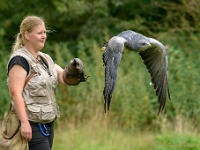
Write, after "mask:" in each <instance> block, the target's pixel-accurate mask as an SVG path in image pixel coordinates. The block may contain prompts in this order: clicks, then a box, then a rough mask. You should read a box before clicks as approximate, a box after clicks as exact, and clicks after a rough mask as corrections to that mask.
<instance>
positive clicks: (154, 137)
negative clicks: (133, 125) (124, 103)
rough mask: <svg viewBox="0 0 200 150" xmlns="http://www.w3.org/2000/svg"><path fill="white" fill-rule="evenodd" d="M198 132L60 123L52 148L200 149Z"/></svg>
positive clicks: (118, 149)
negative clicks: (140, 129)
mask: <svg viewBox="0 0 200 150" xmlns="http://www.w3.org/2000/svg"><path fill="white" fill-rule="evenodd" d="M199 137H200V136H199V135H197V134H195V133H191V132H189V133H187V132H184V133H176V132H172V131H169V132H165V133H159V134H158V133H157V134H156V133H153V132H137V131H136V132H133V131H131V132H126V131H123V130H122V129H120V128H119V127H116V126H115V125H113V126H112V125H109V126H108V125H106V124H105V122H98V121H89V122H87V123H84V124H80V125H77V126H74V125H64V124H63V125H62V127H61V126H60V124H59V125H58V126H57V129H56V132H55V139H54V145H53V150H63V149H65V150H147V149H148V150H199V149H200V141H199Z"/></svg>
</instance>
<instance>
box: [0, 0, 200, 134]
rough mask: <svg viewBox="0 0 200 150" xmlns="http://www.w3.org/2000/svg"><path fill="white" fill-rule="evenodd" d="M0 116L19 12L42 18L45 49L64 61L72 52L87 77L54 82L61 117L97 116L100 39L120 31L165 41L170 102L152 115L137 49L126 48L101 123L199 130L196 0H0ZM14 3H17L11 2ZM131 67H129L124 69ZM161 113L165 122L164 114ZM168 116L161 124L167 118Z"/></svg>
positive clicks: (101, 71) (199, 56) (152, 105)
mask: <svg viewBox="0 0 200 150" xmlns="http://www.w3.org/2000/svg"><path fill="white" fill-rule="evenodd" d="M0 3H1V5H0V18H1V22H0V26H1V29H0V49H1V50H0V60H1V62H0V71H1V75H0V79H1V81H2V82H1V83H0V88H1V90H0V96H1V101H0V106H1V109H0V116H1V117H2V116H3V113H4V112H5V110H6V109H7V108H8V106H9V94H8V89H7V85H6V84H7V83H6V78H7V74H6V64H7V60H8V58H9V55H10V53H11V47H12V43H13V42H14V38H15V37H14V36H15V35H16V34H17V32H18V31H19V25H20V22H21V20H22V19H23V18H24V17H25V16H26V15H32V14H34V15H38V16H42V17H44V18H45V20H46V22H47V28H48V29H49V30H52V33H49V35H48V40H47V43H46V46H45V48H44V50H43V51H44V52H46V53H48V54H49V55H51V56H52V58H53V59H54V60H55V62H56V63H58V64H59V65H60V66H62V67H63V68H64V67H65V66H66V65H67V64H68V63H69V61H70V60H71V59H72V58H74V57H79V58H81V59H82V60H83V62H84V64H85V73H86V74H87V75H89V76H90V77H89V82H86V83H81V84H79V85H78V86H76V87H73V86H65V85H59V86H58V90H57V99H58V103H59V105H60V109H61V113H62V114H61V117H62V119H66V120H68V121H70V122H73V123H74V124H79V123H81V122H83V121H84V120H90V119H93V118H99V119H100V120H101V119H102V118H104V117H105V116H106V115H107V114H104V110H103V103H104V102H103V93H102V92H103V88H104V66H103V62H102V53H103V51H101V44H102V43H104V42H106V41H107V40H108V39H109V38H110V37H112V36H114V35H116V34H118V33H120V32H121V31H123V30H127V29H130V30H134V31H137V32H141V33H143V34H145V35H147V36H150V37H152V38H155V39H158V40H159V41H161V42H162V43H164V45H166V46H167V47H169V48H168V50H167V54H168V58H169V86H170V92H171V99H172V101H171V102H170V101H169V100H167V103H166V107H165V110H164V113H163V114H161V115H159V116H157V110H158V103H157V98H156V96H155V91H154V90H153V87H152V86H150V85H149V82H150V80H151V79H150V75H149V74H148V72H147V70H146V68H145V66H144V64H143V62H142V60H141V59H140V58H139V56H138V54H137V53H131V52H129V51H125V52H124V55H123V58H122V62H121V64H120V66H119V70H118V81H117V86H116V88H115V91H114V94H113V99H112V102H111V109H110V111H109V113H108V116H109V118H110V120H109V122H108V124H117V126H119V127H121V128H123V129H124V130H127V131H130V130H135V129H140V130H144V129H145V130H154V131H162V130H165V129H168V128H171V127H172V128H175V127H174V126H178V125H179V122H178V119H177V118H179V119H180V120H181V122H182V123H181V124H182V125H185V123H184V121H185V120H187V122H188V124H187V125H188V126H189V127H190V128H192V129H193V128H195V129H196V130H197V131H199V130H200V128H199V126H198V124H199V123H200V119H199V117H198V116H199V112H200V94H199V91H200V78H199V71H200V68H199V64H200V53H199V48H200V44H199V36H200V35H199V32H198V31H199V20H200V18H199V17H200V9H198V6H199V0H191V1H188V0H173V1H172V0H168V1H165V0H141V1H136V0H134V1H133V0H124V1H121V0H101V1H99V0H94V1H90V0H87V1H86V0H76V1H74V0H49V1H48V3H44V2H41V1H38V0H36V1H30V2H29V1H23V2H22V1H21V0H15V1H14V0H10V1H7V2H6V3H5V2H4V1H2V0H0ZM16 6H17V7H16ZM130 68H131V69H132V70H130ZM166 120H167V121H166ZM166 122H167V123H166Z"/></svg>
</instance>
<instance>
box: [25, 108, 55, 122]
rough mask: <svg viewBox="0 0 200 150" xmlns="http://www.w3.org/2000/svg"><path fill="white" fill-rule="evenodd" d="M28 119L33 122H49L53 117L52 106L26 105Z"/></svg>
mask: <svg viewBox="0 0 200 150" xmlns="http://www.w3.org/2000/svg"><path fill="white" fill-rule="evenodd" d="M27 111H28V117H29V120H31V121H34V122H51V121H53V120H54V119H55V117H56V116H55V112H54V110H53V106H51V105H47V106H34V105H28V106H27Z"/></svg>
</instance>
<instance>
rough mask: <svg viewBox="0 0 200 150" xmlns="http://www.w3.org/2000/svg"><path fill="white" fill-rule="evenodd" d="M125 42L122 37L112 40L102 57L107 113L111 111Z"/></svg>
mask: <svg viewBox="0 0 200 150" xmlns="http://www.w3.org/2000/svg"><path fill="white" fill-rule="evenodd" d="M124 42H125V41H124V39H122V38H121V37H117V36H115V37H113V38H111V39H110V40H109V42H108V45H107V47H106V50H105V52H104V53H103V55H102V57H103V63H104V65H105V86H104V90H103V95H104V110H105V112H106V109H107V110H109V107H110V102H111V98H112V93H113V91H114V88H115V85H116V80H117V69H118V66H119V64H120V61H121V58H122V51H123V49H124ZM106 106H107V108H106Z"/></svg>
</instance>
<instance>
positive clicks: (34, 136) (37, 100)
mask: <svg viewBox="0 0 200 150" xmlns="http://www.w3.org/2000/svg"><path fill="white" fill-rule="evenodd" d="M46 39H47V35H46V27H45V22H44V20H43V19H42V18H40V17H37V16H27V17H26V18H24V20H23V21H22V22H21V25H20V32H19V33H18V35H17V37H16V41H15V44H14V46H13V53H12V55H11V57H10V59H9V61H8V67H7V68H8V87H9V91H10V96H11V100H12V105H13V109H15V111H16V113H17V115H18V117H19V120H20V122H21V127H20V130H21V135H22V137H23V138H25V139H27V140H28V141H29V142H28V144H29V149H30V150H38V149H42V150H50V149H51V148H52V143H53V137H54V130H53V126H54V120H55V119H56V118H57V117H59V115H60V112H59V108H58V105H57V103H56V99H55V97H56V96H55V90H56V86H57V83H58V82H59V83H62V84H69V85H77V84H79V83H80V82H81V81H85V80H84V79H83V78H84V75H83V68H84V67H83V63H82V61H81V60H80V59H78V58H75V59H74V60H72V61H71V62H70V64H69V65H68V66H67V67H66V68H65V69H62V68H61V67H60V66H59V65H57V64H55V63H54V62H53V60H52V59H51V57H50V56H49V55H47V54H45V53H42V52H40V51H41V50H42V48H43V47H44V45H45V41H46ZM80 76H81V77H80ZM27 80H29V81H27ZM26 81H27V82H28V83H27V84H26V85H25V82H26ZM24 86H25V87H24Z"/></svg>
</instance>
